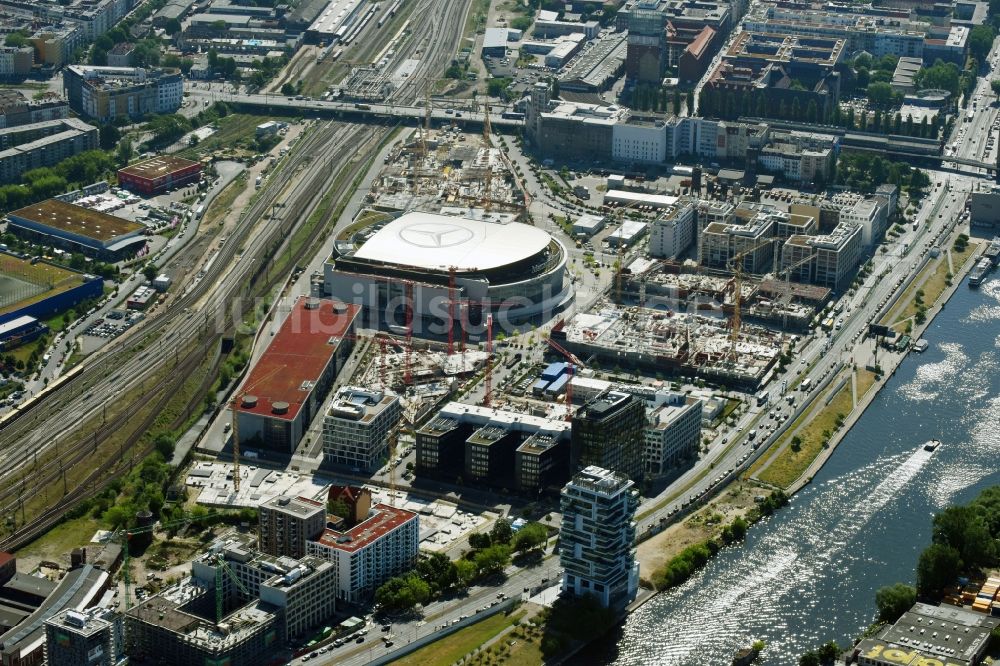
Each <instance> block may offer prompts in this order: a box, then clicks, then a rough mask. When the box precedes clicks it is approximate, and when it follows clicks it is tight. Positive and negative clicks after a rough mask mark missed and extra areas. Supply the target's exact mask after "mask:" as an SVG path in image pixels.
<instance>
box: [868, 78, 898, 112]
mask: <svg viewBox="0 0 1000 666" xmlns="http://www.w3.org/2000/svg"><path fill="white" fill-rule="evenodd" d="M866 92H867V94H868V101H869V102H871V103H872V104H874V105H875V106H878V107H887V106H889V104H891V103H892V86H891V85H889V84H888V83H878V82H876V83H869V84H868V88H867V90H866Z"/></svg>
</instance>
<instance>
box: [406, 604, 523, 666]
mask: <svg viewBox="0 0 1000 666" xmlns="http://www.w3.org/2000/svg"><path fill="white" fill-rule="evenodd" d="M522 615H524V613H523V612H520V613H513V614H511V615H504V614H503V613H497V614H496V615H491V616H490V617H488V618H486V619H485V620H482V621H481V622H477V623H475V624H473V625H472V626H469V627H466V628H465V629H461V630H459V631H456V632H455V633H453V634H451V635H450V636H448V637H447V638H442V639H439V640H436V641H434V642H433V643H431V644H430V645H427V646H425V647H422V648H420V649H419V650H417V651H415V652H411V653H410V654H408V655H406V656H405V657H403V658H401V659H397V660H396V661H394V662H392V663H393V664H395V665H396V666H451V664H454V663H455V662H456V661H458V660H459V659H461V658H462V657H464V656H465V655H467V654H469V653H470V652H472V651H473V650H474V649H475V648H477V647H479V646H480V645H482V644H483V643H485V642H486V641H488V640H489V639H491V638H493V637H494V636H496V635H497V634H499V633H500V632H501V631H503V630H504V629H506V628H507V627H509V626H511V625H513V624H514V621H515V620H517V619H519V618H520V617H521V616H522Z"/></svg>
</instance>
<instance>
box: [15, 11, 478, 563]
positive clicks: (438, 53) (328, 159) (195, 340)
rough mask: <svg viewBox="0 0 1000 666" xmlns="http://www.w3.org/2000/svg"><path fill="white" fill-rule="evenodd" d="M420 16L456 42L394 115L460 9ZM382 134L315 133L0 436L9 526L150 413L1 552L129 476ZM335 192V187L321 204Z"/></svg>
mask: <svg viewBox="0 0 1000 666" xmlns="http://www.w3.org/2000/svg"><path fill="white" fill-rule="evenodd" d="M422 7H424V8H426V9H427V11H424V12H421V13H420V14H419V15H420V16H421V18H420V22H419V24H418V27H415V29H414V34H420V35H424V34H448V33H441V32H440V31H442V30H448V28H449V26H450V28H451V29H452V30H451V34H452V35H453V36H454V38H453V39H451V40H448V39H438V40H432V42H431V46H430V47H429V48H427V49H426V50H425V52H424V53H423V54H422V57H421V63H420V65H419V66H418V68H417V71H416V72H415V73H414V75H413V76H412V77H411V79H410V80H408V81H407V83H406V85H404V86H402V87H401V88H399V89H398V90H397V91H396V93H395V94H394V97H393V101H396V102H399V103H407V102H410V101H413V100H416V99H419V98H420V96H421V95H422V92H423V90H422V87H421V86H420V85H418V83H419V81H420V80H423V79H425V78H426V77H428V76H435V75H436V74H439V73H441V72H443V70H444V68H445V67H446V66H447V64H448V59H450V57H451V54H452V53H454V52H455V50H456V49H457V46H458V41H459V39H460V37H461V29H462V26H463V25H464V21H465V15H466V13H467V11H468V5H467V2H466V1H465V0H449V1H444V0H424V2H423V3H422ZM425 30H429V31H430V32H426V31H425ZM412 39H413V38H412V37H411V44H410V45H411V46H412ZM390 131H391V128H390V127H388V126H378V125H345V124H340V123H336V122H333V121H331V122H328V123H325V124H323V125H320V126H318V127H317V128H315V129H314V131H312V132H310V133H309V134H308V136H306V137H305V138H304V139H303V140H301V141H300V143H299V144H298V145H297V146H296V147H295V149H294V150H293V151H292V152H291V154H290V156H289V159H288V161H287V162H286V163H285V166H284V168H283V169H282V171H281V172H280V174H278V175H281V176H282V177H280V178H278V177H272V178H271V179H270V181H269V183H268V185H267V186H265V188H262V190H261V194H260V195H259V196H258V197H257V198H256V199H254V201H253V202H252V203H251V205H250V207H249V208H248V209H247V210H246V211H245V212H244V213H243V214H242V215H241V217H240V220H239V222H238V224H237V227H236V230H235V231H234V232H233V233H232V234H231V235H230V238H231V241H230V242H228V243H226V244H224V245H223V246H222V247H221V248H220V249H219V251H218V256H217V257H216V259H215V261H213V262H212V264H211V266H210V267H209V268H208V269H207V270H206V272H205V274H204V276H203V277H202V278H201V279H200V280H198V281H197V282H196V283H195V284H194V285H193V286H192V287H191V288H190V289H189V290H188V291H186V292H185V293H184V294H182V295H180V296H177V297H175V298H173V299H171V300H170V301H168V303H167V304H166V305H165V306H164V309H163V310H161V311H160V312H159V314H157V315H156V316H154V317H151V318H149V319H148V320H147V321H146V322H145V323H144V325H143V326H142V327H141V328H139V329H135V333H134V334H132V335H129V336H127V337H125V338H123V339H120V340H119V341H116V344H115V345H114V347H113V348H111V347H110V346H109V347H107V348H105V349H106V351H104V352H103V353H101V354H100V355H99V356H96V357H94V358H92V359H90V360H88V361H87V362H85V366H84V368H83V370H82V371H81V372H79V374H77V375H76V376H75V377H74V378H73V379H72V381H67V382H64V383H62V384H60V385H59V386H57V387H55V388H54V389H52V390H51V391H50V392H48V393H46V394H43V397H40V398H39V399H38V400H36V401H34V402H33V403H32V404H31V407H30V409H26V410H24V411H22V412H19V413H18V414H17V416H16V417H13V418H10V419H8V420H7V421H6V422H5V423H4V424H3V425H2V426H0V515H6V516H7V517H8V518H11V517H13V518H14V519H15V521H16V516H17V513H18V511H19V510H22V511H23V507H24V505H25V503H30V502H32V501H33V500H35V499H36V497H37V496H38V495H40V494H42V493H43V492H45V491H46V489H48V488H50V487H52V486H53V484H54V483H56V482H58V480H59V479H60V477H62V478H65V477H64V476H63V475H64V473H65V470H66V469H69V468H72V467H74V466H77V465H85V464H90V465H93V464H94V462H95V461H93V460H92V458H93V457H94V456H95V455H96V453H97V452H98V451H99V449H100V445H101V443H102V442H104V441H106V440H107V438H108V437H109V436H110V435H111V434H112V433H117V432H120V431H121V430H122V429H125V428H127V427H128V426H129V425H131V424H132V421H133V420H134V418H135V415H136V414H138V413H142V409H141V408H142V407H143V406H146V405H147V403H149V402H150V401H152V402H153V403H154V408H153V409H152V410H150V411H149V414H150V416H149V417H145V418H143V419H142V421H141V422H140V423H139V424H138V427H135V428H134V429H133V430H132V433H131V435H130V436H129V437H128V438H127V442H126V443H125V444H123V445H122V451H121V455H120V456H119V457H117V458H114V457H113V458H109V459H106V460H103V461H99V462H97V464H96V466H94V468H93V470H92V471H91V472H90V473H89V474H88V475H87V477H86V478H85V480H84V481H83V482H81V483H79V484H78V485H77V487H75V488H68V487H67V488H65V489H64V494H63V496H62V497H60V498H58V499H57V500H56V501H54V502H53V503H52V504H51V506H49V507H48V508H47V509H45V510H44V511H42V512H41V513H40V514H39V515H37V516H36V517H33V518H32V519H30V520H28V521H27V522H26V523H25V524H22V525H21V527H20V528H18V529H17V530H16V531H14V532H13V533H11V534H9V535H7V536H6V537H5V538H4V539H3V540H2V541H0V547H2V548H5V549H13V548H17V547H18V546H20V545H21V544H23V543H26V542H28V541H30V540H31V539H33V538H35V537H36V536H37V535H39V534H41V533H42V532H44V531H45V530H46V529H48V528H49V527H51V526H52V525H53V524H55V522H57V521H58V520H59V519H60V518H61V517H62V515H63V514H64V513H65V512H66V511H67V510H69V509H70V508H71V507H72V506H74V505H75V504H76V503H77V502H79V501H82V500H84V499H86V498H88V497H90V496H91V495H93V494H94V493H96V492H98V491H99V490H101V489H102V488H103V486H104V485H105V484H106V483H107V482H108V481H110V480H111V479H113V478H115V477H116V476H118V475H121V474H123V473H124V472H125V471H127V468H125V467H124V466H123V465H121V462H122V459H123V458H124V457H125V455H126V451H129V452H130V453H131V456H132V457H133V459H135V456H136V451H135V450H134V446H135V444H136V442H137V441H139V440H140V438H141V435H142V434H143V433H144V432H145V431H146V430H147V429H148V428H149V427H150V425H151V424H152V423H153V421H154V419H155V417H156V415H157V414H158V413H159V411H160V410H162V409H163V407H164V406H165V405H166V404H167V402H168V401H169V399H170V398H171V397H172V396H173V395H174V394H175V393H176V391H177V390H178V389H179V388H180V387H181V386H182V385H183V383H184V381H185V379H186V378H187V376H188V375H190V373H191V372H193V371H194V370H195V369H196V368H197V367H198V364H199V363H200V362H201V360H202V359H203V358H204V355H205V353H206V350H208V349H211V348H212V346H213V345H215V346H217V345H218V344H219V341H220V340H221V338H222V336H223V334H225V333H226V332H228V331H231V330H232V327H233V325H234V324H236V323H238V322H239V320H240V318H241V317H242V316H243V314H244V313H246V312H248V311H249V308H250V307H252V305H253V297H254V296H255V295H257V294H261V293H266V292H267V290H268V289H269V288H271V287H272V286H274V285H275V284H279V283H280V282H281V281H282V280H283V276H281V275H277V274H273V275H272V274H271V273H270V272H269V271H268V265H269V262H270V261H271V259H272V258H273V257H275V256H276V255H277V253H278V252H280V251H281V250H282V249H283V248H285V247H288V244H289V243H290V242H291V239H292V238H293V236H294V234H295V232H296V230H297V229H299V228H300V226H301V224H303V223H304V222H305V221H307V220H308V219H309V216H310V215H311V214H312V212H313V211H314V210H315V208H316V206H317V205H318V204H319V202H320V201H321V200H322V199H323V197H324V196H331V197H332V198H331V201H339V200H341V199H342V198H343V196H344V195H345V194H349V193H350V192H349V190H350V189H351V187H352V184H353V182H354V178H353V176H354V175H356V174H355V173H354V172H352V171H348V170H349V169H351V168H352V167H355V166H359V165H362V164H364V163H366V161H367V159H368V157H369V155H371V154H372V152H373V151H374V150H376V149H377V146H379V145H380V144H381V142H382V141H383V140H384V139H385V138H386V137H388V136H389V133H390ZM334 185H337V187H336V188H335V190H334V191H332V192H330V190H331V188H333V187H334ZM277 205H280V206H281V207H280V208H279V207H278V206H277ZM334 208H336V207H335V206H334ZM279 210H280V211H281V213H282V215H280V219H278V220H277V221H275V219H274V217H273V216H272V215H270V214H271V213H275V212H277V211H279ZM268 218H271V219H268ZM335 223H336V220H335V219H330V218H328V219H326V220H322V221H321V222H320V223H318V224H316V225H315V228H314V229H313V230H312V231H311V233H310V234H309V235H308V236H307V237H306V238H305V239H304V241H303V242H301V243H300V245H299V247H298V249H297V250H296V251H295V252H294V253H293V254H292V255H291V261H290V263H292V264H295V263H299V262H300V260H301V258H302V257H304V256H306V255H307V254H309V256H312V254H310V253H314V252H315V251H316V250H317V248H316V244H317V242H318V241H319V240H320V239H321V238H322V237H324V236H325V235H326V234H327V233H329V232H331V231H332V230H333V226H334V225H335ZM237 252H239V253H240V255H241V257H240V260H239V261H235V258H236V254H237ZM170 360H173V362H174V367H173V368H171V371H170V372H168V373H165V376H164V378H163V379H162V380H161V381H159V382H158V383H157V384H156V385H154V386H149V387H147V386H145V380H146V378H147V377H148V376H151V375H155V374H156V372H157V371H160V370H162V369H163V368H164V366H165V364H166V363H168V362H169V361H170ZM111 399H116V400H121V401H122V402H123V403H124V404H123V405H122V406H121V409H120V411H119V412H118V413H117V414H116V415H115V416H114V417H113V419H112V421H111V422H108V423H103V424H101V425H99V426H97V428H96V429H95V430H94V431H93V432H88V431H87V429H88V425H89V424H90V423H91V422H92V421H93V420H94V419H96V418H98V417H99V415H100V412H101V411H102V410H103V408H104V404H105V402H106V401H107V400H111ZM88 441H89V445H88ZM53 453H54V455H53ZM148 453H149V451H148V447H146V448H144V449H143V450H141V451H138V456H139V458H141V457H142V456H145V455H147V454H148ZM116 465H117V466H116ZM29 484H30V486H29Z"/></svg>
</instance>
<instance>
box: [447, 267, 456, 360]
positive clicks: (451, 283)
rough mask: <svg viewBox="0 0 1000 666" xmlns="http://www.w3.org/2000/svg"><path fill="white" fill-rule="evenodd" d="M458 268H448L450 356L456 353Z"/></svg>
mask: <svg viewBox="0 0 1000 666" xmlns="http://www.w3.org/2000/svg"><path fill="white" fill-rule="evenodd" d="M457 270H458V268H456V267H455V266H451V267H450V268H448V356H451V355H452V354H454V353H455V271H457Z"/></svg>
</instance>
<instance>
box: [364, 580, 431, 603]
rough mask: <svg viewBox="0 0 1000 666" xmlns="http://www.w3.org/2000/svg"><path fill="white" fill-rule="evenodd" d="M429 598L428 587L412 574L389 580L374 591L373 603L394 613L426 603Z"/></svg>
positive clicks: (429, 591)
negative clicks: (394, 611)
mask: <svg viewBox="0 0 1000 666" xmlns="http://www.w3.org/2000/svg"><path fill="white" fill-rule="evenodd" d="M430 597H431V588H430V586H429V585H428V584H427V583H426V582H424V581H423V580H421V579H420V576H418V575H417V574H415V573H413V572H410V573H408V574H406V575H405V576H396V577H394V578H390V579H389V580H387V581H386V582H385V583H383V584H382V586H381V587H380V588H378V589H377V590H376V591H375V601H376V602H377V603H378V604H379V605H380V606H381V607H382V608H386V609H388V610H396V611H402V610H409V609H410V608H413V607H414V606H416V605H417V604H424V603H427V601H428V600H429V599H430Z"/></svg>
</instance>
